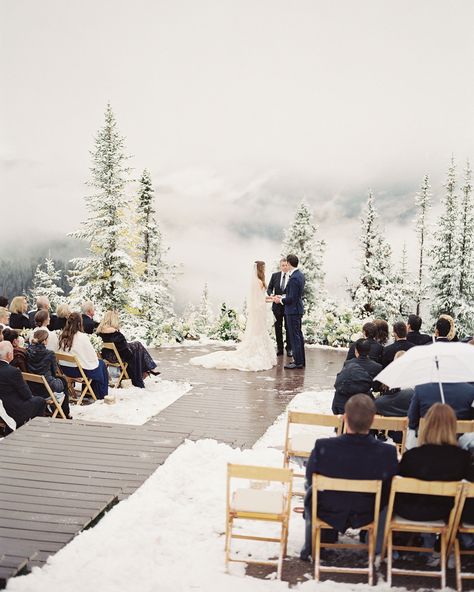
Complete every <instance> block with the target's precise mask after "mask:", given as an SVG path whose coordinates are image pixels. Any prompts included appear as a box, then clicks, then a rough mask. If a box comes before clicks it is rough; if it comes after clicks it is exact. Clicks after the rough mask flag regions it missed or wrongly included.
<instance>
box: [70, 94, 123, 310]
mask: <svg viewBox="0 0 474 592" xmlns="http://www.w3.org/2000/svg"><path fill="white" fill-rule="evenodd" d="M91 156H92V166H91V169H90V170H91V176H92V179H91V181H89V182H88V185H89V186H90V187H92V188H93V190H94V193H93V194H91V195H89V196H87V197H86V198H85V201H86V206H87V210H88V218H87V220H86V221H85V222H83V223H82V226H81V227H80V228H79V230H77V231H75V232H73V233H71V236H73V237H75V238H79V239H83V240H86V241H87V242H88V249H89V256H88V257H84V258H79V259H74V260H73V262H72V263H73V271H72V273H71V275H70V283H71V285H72V292H71V299H72V300H74V301H78V300H82V299H90V300H92V301H93V302H94V303H95V304H96V306H97V307H99V308H101V309H103V310H107V309H115V310H119V311H123V310H125V309H126V307H127V306H128V305H129V302H130V290H131V288H132V286H133V283H134V281H135V274H134V261H133V259H132V257H131V256H130V254H129V244H128V239H129V222H130V217H129V208H130V198H129V197H128V196H127V194H126V187H127V184H128V183H129V173H130V169H129V168H128V167H127V159H128V156H126V155H125V153H124V138H123V137H122V136H121V135H120V133H119V131H118V129H117V122H116V119H115V116H114V113H113V111H112V108H111V107H110V104H109V105H107V109H106V111H105V123H104V126H103V127H102V128H101V129H100V130H99V132H98V134H97V136H96V138H95V146H94V150H93V151H91Z"/></svg>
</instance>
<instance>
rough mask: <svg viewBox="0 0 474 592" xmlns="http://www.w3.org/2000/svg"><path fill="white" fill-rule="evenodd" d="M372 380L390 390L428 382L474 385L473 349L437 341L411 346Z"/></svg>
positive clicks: (464, 344)
mask: <svg viewBox="0 0 474 592" xmlns="http://www.w3.org/2000/svg"><path fill="white" fill-rule="evenodd" d="M374 380H378V381H380V382H381V383H383V384H386V385H387V386H388V387H389V388H396V387H400V388H407V387H413V386H416V385H417V384H425V383H427V382H439V383H442V382H474V346H472V345H469V344H467V343H446V342H444V343H443V342H440V341H438V342H436V343H433V344H431V345H420V346H417V347H412V348H411V349H409V350H408V351H407V352H406V353H405V354H404V355H403V356H401V357H400V358H397V359H396V360H394V361H393V362H392V363H391V364H389V365H388V366H387V367H386V368H384V369H383V370H382V372H380V373H379V374H378V375H377V376H376V377H375V378H374Z"/></svg>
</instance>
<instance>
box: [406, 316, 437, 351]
mask: <svg viewBox="0 0 474 592" xmlns="http://www.w3.org/2000/svg"><path fill="white" fill-rule="evenodd" d="M421 322H422V321H421V317H419V316H418V315H416V314H411V315H409V317H408V321H407V341H409V342H410V343H413V345H426V344H428V343H431V342H432V341H433V340H432V339H431V337H430V336H429V335H426V334H425V333H420V329H421Z"/></svg>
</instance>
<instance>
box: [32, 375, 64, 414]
mask: <svg viewBox="0 0 474 592" xmlns="http://www.w3.org/2000/svg"><path fill="white" fill-rule="evenodd" d="M22 375H23V378H24V380H25V381H26V382H35V383H36V384H41V385H42V386H43V387H44V388H45V389H46V392H47V393H48V400H47V401H46V403H47V404H48V405H51V404H53V405H54V406H55V407H56V409H55V410H54V412H53V415H52V417H57V415H58V414H59V415H60V416H61V417H62V418H63V419H66V415H65V413H64V411H63V408H62V407H61V405H60V404H59V401H58V400H57V398H56V395H55V394H54V393H53V391H52V389H51V387H50V386H49V384H48V381H47V380H46V378H45V377H44V376H43V375H42V374H30V373H29V372H22Z"/></svg>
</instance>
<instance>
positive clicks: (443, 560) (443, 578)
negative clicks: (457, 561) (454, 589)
mask: <svg viewBox="0 0 474 592" xmlns="http://www.w3.org/2000/svg"><path fill="white" fill-rule="evenodd" d="M441 588H446V533H445V532H442V533H441Z"/></svg>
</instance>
